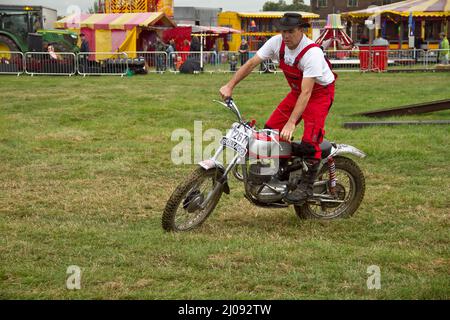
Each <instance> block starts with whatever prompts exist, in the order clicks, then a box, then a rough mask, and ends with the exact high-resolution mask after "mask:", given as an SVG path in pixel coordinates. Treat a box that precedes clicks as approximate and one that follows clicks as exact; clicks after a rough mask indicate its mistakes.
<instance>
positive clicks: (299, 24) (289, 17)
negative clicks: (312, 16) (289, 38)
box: [277, 12, 311, 31]
mask: <svg viewBox="0 0 450 320" xmlns="http://www.w3.org/2000/svg"><path fill="white" fill-rule="evenodd" d="M309 27H311V25H310V24H309V23H308V22H306V21H305V20H303V19H302V15H301V14H299V13H295V12H287V13H285V14H284V15H283V17H281V19H280V20H279V21H278V23H277V28H278V30H280V31H283V30H291V29H294V28H309Z"/></svg>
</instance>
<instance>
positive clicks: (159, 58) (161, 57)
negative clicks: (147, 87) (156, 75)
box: [155, 38, 166, 72]
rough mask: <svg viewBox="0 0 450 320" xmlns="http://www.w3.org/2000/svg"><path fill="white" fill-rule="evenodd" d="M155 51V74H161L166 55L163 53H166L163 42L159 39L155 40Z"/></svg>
mask: <svg viewBox="0 0 450 320" xmlns="http://www.w3.org/2000/svg"><path fill="white" fill-rule="evenodd" d="M155 50H156V52H157V54H156V72H163V71H165V70H166V63H165V60H166V55H165V54H164V52H165V51H166V46H165V45H164V42H162V40H161V39H160V38H156V45H155Z"/></svg>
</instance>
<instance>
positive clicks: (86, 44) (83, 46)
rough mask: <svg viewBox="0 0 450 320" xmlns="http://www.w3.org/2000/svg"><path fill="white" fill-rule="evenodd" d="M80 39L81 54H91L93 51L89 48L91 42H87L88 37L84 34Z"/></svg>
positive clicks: (81, 34)
mask: <svg viewBox="0 0 450 320" xmlns="http://www.w3.org/2000/svg"><path fill="white" fill-rule="evenodd" d="M80 39H81V47H80V52H91V49H90V48H89V42H88V41H87V39H86V35H85V34H84V33H80Z"/></svg>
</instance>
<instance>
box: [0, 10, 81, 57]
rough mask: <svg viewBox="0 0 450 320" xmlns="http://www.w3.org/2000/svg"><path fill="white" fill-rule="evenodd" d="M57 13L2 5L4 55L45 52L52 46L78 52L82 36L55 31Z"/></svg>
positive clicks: (0, 31) (0, 29)
mask: <svg viewBox="0 0 450 320" xmlns="http://www.w3.org/2000/svg"><path fill="white" fill-rule="evenodd" d="M56 20H57V13H56V10H53V9H49V8H45V7H31V6H17V5H0V52H2V51H3V52H5V51H6V52H11V51H19V52H27V51H34V52H42V51H45V47H46V46H47V45H48V44H49V43H52V45H53V46H54V48H55V51H60V52H77V51H78V47H77V43H78V35H77V34H76V33H74V32H70V31H66V30H51V29H50V28H52V27H53V23H54V22H56Z"/></svg>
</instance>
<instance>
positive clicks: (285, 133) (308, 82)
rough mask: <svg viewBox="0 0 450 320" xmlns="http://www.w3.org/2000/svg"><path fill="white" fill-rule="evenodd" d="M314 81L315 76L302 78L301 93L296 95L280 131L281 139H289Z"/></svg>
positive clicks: (307, 100)
mask: <svg viewBox="0 0 450 320" xmlns="http://www.w3.org/2000/svg"><path fill="white" fill-rule="evenodd" d="M315 81H316V78H303V81H302V93H301V94H300V96H299V97H298V100H297V103H296V104H295V108H294V110H293V111H292V114H291V116H290V117H289V120H288V122H287V123H286V125H285V126H284V128H283V130H282V131H281V138H282V139H283V140H286V141H291V138H292V136H293V134H294V131H295V127H296V126H297V121H298V119H300V117H301V116H302V114H303V111H305V109H306V106H307V105H308V102H309V98H311V94H312V91H313V88H314V83H315Z"/></svg>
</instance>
